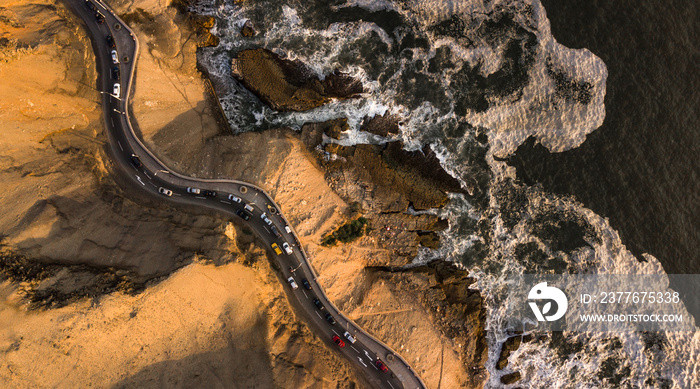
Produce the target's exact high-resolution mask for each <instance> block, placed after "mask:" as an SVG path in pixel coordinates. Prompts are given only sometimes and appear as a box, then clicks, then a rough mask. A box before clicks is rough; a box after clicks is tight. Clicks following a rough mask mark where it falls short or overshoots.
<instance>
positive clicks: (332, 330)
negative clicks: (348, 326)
mask: <svg viewBox="0 0 700 389" xmlns="http://www.w3.org/2000/svg"><path fill="white" fill-rule="evenodd" d="M331 331H333V333H334V334H336V335H338V336H340V334H339V333H337V332H335V330H331Z"/></svg>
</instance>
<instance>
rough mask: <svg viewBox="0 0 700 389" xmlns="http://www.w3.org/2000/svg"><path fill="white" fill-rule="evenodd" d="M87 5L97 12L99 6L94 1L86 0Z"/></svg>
mask: <svg viewBox="0 0 700 389" xmlns="http://www.w3.org/2000/svg"><path fill="white" fill-rule="evenodd" d="M85 5H86V6H87V7H88V9H90V11H92V12H97V7H95V4H93V3H92V1H90V0H85Z"/></svg>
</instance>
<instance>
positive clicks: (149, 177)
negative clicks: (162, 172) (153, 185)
mask: <svg viewBox="0 0 700 389" xmlns="http://www.w3.org/2000/svg"><path fill="white" fill-rule="evenodd" d="M143 174H145V175H146V177H148V179H149V180H150V179H151V176H149V175H148V173H146V171H145V170H144V171H143Z"/></svg>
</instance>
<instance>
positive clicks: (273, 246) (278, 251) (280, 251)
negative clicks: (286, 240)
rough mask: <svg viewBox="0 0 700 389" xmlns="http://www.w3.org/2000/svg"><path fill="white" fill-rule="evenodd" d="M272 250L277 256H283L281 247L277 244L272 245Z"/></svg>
mask: <svg viewBox="0 0 700 389" xmlns="http://www.w3.org/2000/svg"><path fill="white" fill-rule="evenodd" d="M272 249H273V250H275V253H277V255H282V250H281V249H280V246H278V245H277V243H273V244H272Z"/></svg>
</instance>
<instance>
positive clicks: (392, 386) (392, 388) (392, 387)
mask: <svg viewBox="0 0 700 389" xmlns="http://www.w3.org/2000/svg"><path fill="white" fill-rule="evenodd" d="M386 383H387V384H389V386H391V389H394V385H392V384H391V382H389V381H387V382H386Z"/></svg>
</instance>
